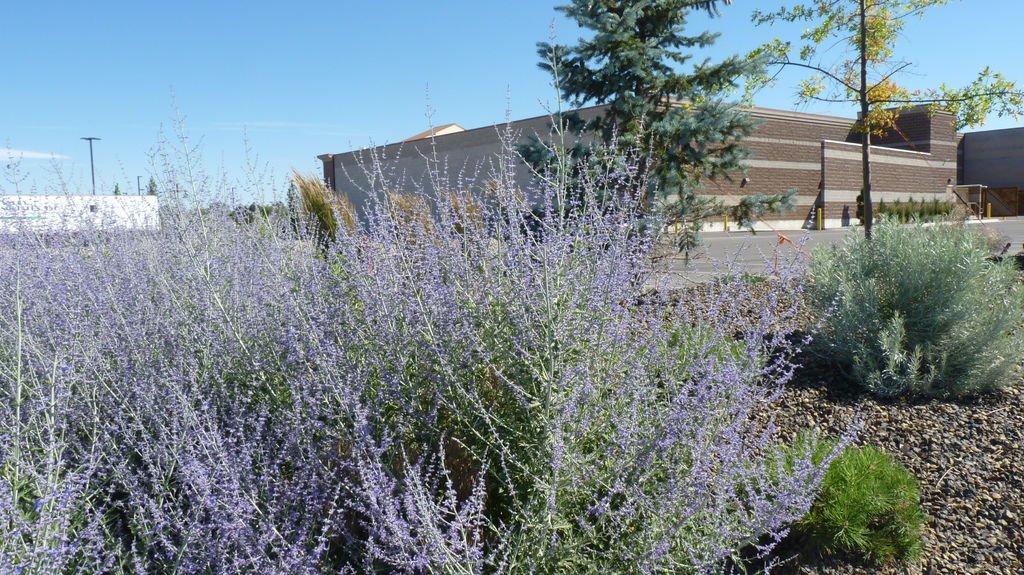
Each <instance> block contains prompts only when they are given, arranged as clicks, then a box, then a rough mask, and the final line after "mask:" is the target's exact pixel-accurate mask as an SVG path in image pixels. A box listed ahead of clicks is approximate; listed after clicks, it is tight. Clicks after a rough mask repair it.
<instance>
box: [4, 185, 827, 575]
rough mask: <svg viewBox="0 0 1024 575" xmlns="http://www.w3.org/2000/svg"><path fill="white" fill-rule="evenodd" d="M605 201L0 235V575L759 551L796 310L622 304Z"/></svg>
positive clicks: (553, 191)
mask: <svg viewBox="0 0 1024 575" xmlns="http://www.w3.org/2000/svg"><path fill="white" fill-rule="evenodd" d="M635 179H636V178H635V175H633V174H631V173H629V172H628V171H627V172H622V171H616V172H612V173H609V174H604V175H596V176H595V175H591V177H589V178H584V179H583V180H582V181H583V185H584V186H585V190H584V192H585V194H584V197H589V201H588V202H587V203H586V204H585V205H583V206H581V208H580V209H576V210H555V209H549V210H547V213H549V214H552V215H551V216H550V217H548V218H546V219H543V220H536V221H524V218H527V219H529V218H530V217H532V216H530V213H531V212H530V211H529V210H528V209H526V208H527V206H526V205H525V203H524V199H523V196H522V195H521V194H520V193H519V192H518V191H517V190H515V188H514V186H513V184H512V178H511V176H509V175H507V174H505V175H503V174H498V175H497V176H496V177H495V179H494V181H493V182H492V184H491V185H490V186H489V188H490V190H491V193H492V196H491V197H489V198H487V199H485V200H476V199H472V198H469V197H468V196H466V195H465V194H462V193H460V192H459V191H458V190H457V189H452V190H449V191H445V190H444V189H443V187H441V188H442V191H441V192H439V193H438V194H437V197H438V199H437V200H436V201H431V202H428V201H426V199H425V198H421V200H420V201H402V202H398V201H396V197H395V196H389V195H386V194H381V196H380V197H381V200H380V201H379V202H378V203H377V204H376V206H375V208H374V209H373V210H372V213H370V214H369V215H368V216H367V218H366V221H364V222H362V223H361V224H359V225H356V226H352V227H349V226H339V227H338V228H337V236H336V238H335V241H333V242H331V243H330V244H329V245H324V244H323V243H322V242H317V241H315V239H314V238H311V237H309V236H308V235H305V234H303V233H302V232H301V231H300V232H296V231H294V229H293V227H292V226H291V225H290V222H287V221H274V220H266V221H262V222H258V223H253V224H245V223H242V224H239V223H238V222H236V221H235V220H232V219H231V218H230V217H228V213H227V212H225V213H219V212H217V211H216V210H201V211H200V210H192V209H185V208H183V207H181V206H177V207H174V206H172V207H171V208H170V209H168V210H167V211H166V213H165V214H164V217H163V222H162V227H161V229H160V231H157V232H143V233H122V234H116V233H110V232H108V233H100V232H95V233H92V234H77V235H73V236H71V235H59V234H54V235H49V236H46V237H41V236H34V235H31V234H28V233H26V234H20V235H16V236H13V237H6V238H3V239H2V240H0V241H2V246H0V259H2V261H0V269H2V270H4V271H3V273H2V274H0V572H3V573H89V574H93V573H97V574H98V573H132V574H142V573H147V574H163V573H188V574H193V573H194V574H200V573H202V574H207V573H218V574H219V573H410V574H411V573H466V574H477V573H480V574H483V573H552V574H554V573H706V572H717V571H720V570H723V569H725V568H726V566H727V565H728V564H729V562H730V561H734V560H735V559H736V558H737V557H738V556H739V554H740V553H750V552H751V549H755V551H756V549H760V550H761V551H765V550H766V549H767V547H761V548H755V547H753V546H754V545H755V544H758V545H764V544H765V543H767V544H768V545H769V546H770V542H771V541H772V540H773V539H774V540H777V539H778V538H779V537H781V535H782V534H783V532H784V530H785V529H786V526H787V525H788V524H790V523H791V522H792V521H794V520H796V519H798V518H800V517H801V516H803V515H804V513H805V512H806V511H807V509H808V508H809V507H810V505H811V503H812V501H813V496H814V493H815V489H816V486H817V484H818V482H819V480H820V478H821V476H822V470H823V465H822V464H819V465H817V466H816V465H814V464H812V463H811V461H809V458H808V461H800V462H796V463H792V462H787V464H786V465H785V466H781V465H780V463H779V461H778V458H777V457H775V456H773V455H772V454H773V453H774V449H775V444H776V440H775V437H774V436H773V434H772V430H771V429H770V428H769V429H764V428H763V427H759V426H755V425H754V424H753V422H752V419H751V416H752V414H753V413H754V412H755V411H756V410H758V409H760V408H761V406H763V405H764V404H765V403H766V402H769V401H772V400H774V399H776V398H777V397H778V396H779V394H780V393H781V386H782V385H783V384H784V383H785V381H786V380H787V379H788V378H789V376H790V374H791V372H792V370H793V368H794V366H793V365H792V363H791V361H790V360H791V357H792V353H793V350H792V348H791V346H790V344H789V343H787V339H786V337H785V336H786V334H785V333H784V332H783V331H780V329H779V328H778V326H780V325H786V324H787V323H791V322H787V321H786V320H787V319H789V318H791V316H792V314H793V313H795V310H794V308H793V305H792V304H791V303H786V302H793V301H794V298H793V297H792V294H793V293H794V292H797V291H799V285H800V284H799V282H798V281H796V279H797V278H796V276H795V274H791V273H790V274H787V273H785V272H779V273H777V274H776V275H775V276H774V277H773V279H772V280H771V281H769V282H764V283H762V284H761V290H762V291H764V292H766V293H763V294H761V296H760V297H763V298H767V302H768V303H767V305H765V306H763V309H762V312H760V315H758V316H756V317H751V316H750V314H749V311H746V312H745V311H743V308H744V306H741V305H739V304H740V303H742V302H743V301H744V300H745V299H747V298H749V297H751V293H750V290H751V286H750V284H749V283H747V282H723V283H722V284H720V285H716V286H715V287H714V288H713V289H711V290H709V293H710V295H708V296H707V298H706V301H703V300H702V301H700V302H693V301H687V302H684V304H670V303H668V302H667V301H666V302H662V305H652V304H651V302H650V298H647V299H646V300H644V301H645V303H642V304H641V303H638V301H640V300H642V299H643V298H641V297H640V296H641V294H642V292H643V291H644V290H645V289H647V288H646V287H645V284H646V283H647V281H648V279H649V270H648V258H647V251H648V249H649V247H650V243H651V238H650V237H649V236H647V235H645V234H643V233H637V231H636V227H635V226H634V225H632V224H633V223H634V222H635V216H634V214H632V213H631V211H630V208H629V206H630V205H631V203H630V202H629V201H627V200H628V198H629V197H632V196H631V195H630V193H629V190H630V187H631V186H640V185H642V183H638V182H636V181H635ZM624 190H625V191H624ZM634 191H635V190H634ZM537 195H538V196H540V197H543V198H545V199H546V201H547V203H548V206H549V208H550V206H553V205H558V203H559V202H560V201H562V198H563V197H565V196H564V194H563V193H562V192H560V191H559V190H558V188H557V186H555V187H553V188H552V187H549V188H546V189H542V190H539V191H538V192H537ZM616 198H618V199H616ZM399 204H400V205H399ZM300 219H301V218H300ZM300 227H301V226H300ZM764 285H768V286H769V287H768V288H766V289H765V288H764V287H763V286H764ZM746 307H749V306H746ZM827 463H828V461H825V462H824V465H827Z"/></svg>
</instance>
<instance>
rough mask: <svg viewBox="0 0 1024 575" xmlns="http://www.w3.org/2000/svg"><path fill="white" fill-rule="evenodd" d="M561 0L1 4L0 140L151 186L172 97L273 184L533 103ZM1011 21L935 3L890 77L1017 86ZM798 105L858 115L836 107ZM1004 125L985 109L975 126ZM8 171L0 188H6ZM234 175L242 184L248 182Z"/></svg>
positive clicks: (213, 149)
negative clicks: (540, 44) (348, 154)
mask: <svg viewBox="0 0 1024 575" xmlns="http://www.w3.org/2000/svg"><path fill="white" fill-rule="evenodd" d="M561 3H563V2H559V1H548V0H519V1H517V2H498V1H494V0H475V1H468V0H445V1H444V2H418V1H412V0H403V1H393V0H392V1H387V0H381V1H376V2H367V1H365V0H362V1H338V0H336V1H333V2H319V1H317V2H312V1H297V2H292V3H287V4H286V3H283V2H267V1H262V0H253V1H248V2H230V1H216V2H210V1H208V0H207V1H199V0H179V1H175V2H150V1H142V2H140V1H138V0H134V1H131V2H129V1H110V0H95V1H90V2H84V1H81V2H79V1H71V0H66V1H64V2H54V1H51V0H32V1H13V2H8V3H6V4H5V6H4V10H3V17H2V20H0V38H3V44H4V52H5V58H4V59H3V65H2V68H3V72H2V78H3V80H2V81H0V86H2V89H0V148H2V147H3V146H5V145H6V146H8V147H9V148H10V149H11V150H12V151H13V152H14V154H15V155H16V156H18V157H21V158H23V159H22V160H21V162H20V164H19V170H20V173H21V174H23V175H24V179H23V180H22V181H21V182H20V184H19V185H18V187H19V188H20V190H21V191H22V192H33V191H34V192H37V193H46V192H52V191H54V189H55V183H56V181H57V180H58V175H57V172H59V173H60V175H61V176H60V177H62V178H63V179H64V180H66V181H67V182H68V184H69V188H70V191H71V192H72V193H74V192H85V193H88V191H89V186H90V184H89V152H88V145H87V144H86V142H84V141H81V140H80V139H79V138H80V137H82V136H96V137H100V138H102V140H101V141H99V142H96V148H95V150H96V173H97V188H98V189H99V190H100V192H107V193H109V191H110V190H112V189H113V187H114V184H115V183H118V184H119V185H120V186H121V189H122V190H124V191H126V192H132V193H134V191H135V182H136V176H142V181H143V183H145V181H146V180H147V179H148V177H149V175H150V173H151V169H152V168H151V165H150V154H151V152H152V151H153V150H154V149H155V147H156V145H157V143H158V142H159V141H160V134H161V129H162V130H163V133H164V136H165V138H169V139H172V140H173V139H174V129H175V124H176V121H175V117H176V115H177V114H178V113H179V112H180V115H181V116H182V117H183V118H184V125H185V127H186V129H187V131H188V133H189V135H190V137H191V138H192V140H191V141H192V143H193V144H199V146H200V150H201V153H202V157H203V163H204V165H205V167H206V170H207V172H208V173H210V174H211V175H212V176H214V177H219V176H220V175H221V174H224V175H226V177H227V179H228V180H229V181H231V182H238V181H244V180H245V175H244V174H245V170H244V169H243V168H244V165H245V163H246V155H247V154H246V148H247V145H248V148H249V149H250V150H251V152H252V154H251V156H250V157H252V158H254V159H255V160H256V161H255V163H256V165H257V166H258V167H259V173H260V174H261V177H262V178H263V179H264V180H265V181H266V182H267V184H266V185H264V186H262V188H263V189H264V190H265V192H264V195H265V197H267V198H269V197H270V196H271V194H272V193H273V191H274V188H276V189H277V190H280V189H281V188H283V182H284V181H285V178H286V177H287V174H288V172H289V170H290V169H291V168H296V169H299V170H302V171H306V172H313V171H317V170H319V162H318V161H317V160H316V159H315V156H316V155H317V154H322V153H328V152H330V153H336V152H344V151H348V150H351V149H354V148H362V147H366V146H368V145H370V144H371V143H374V144H382V143H387V142H393V141H397V140H400V139H402V138H404V137H407V136H409V135H411V134H414V133H416V132H419V131H422V130H424V129H426V127H427V126H428V124H429V123H430V122H432V123H433V124H434V125H438V124H443V123H447V122H457V123H459V124H461V125H462V126H464V127H466V128H472V127H478V126H484V125H489V124H494V123H498V122H502V121H503V120H504V119H505V118H506V114H510V115H511V117H512V118H522V117H529V116H536V115H539V114H543V113H544V111H545V103H548V104H550V102H551V101H552V100H553V97H554V93H553V91H552V89H551V87H550V80H549V78H548V77H547V76H546V75H545V74H544V73H542V72H541V71H540V70H538V69H537V66H536V64H537V56H536V49H535V43H536V42H537V41H538V40H545V39H547V38H548V37H549V35H550V33H551V28H552V25H553V26H554V29H555V33H556V34H557V36H558V40H559V41H560V42H563V43H571V42H572V41H573V40H574V39H575V38H576V37H578V34H579V33H580V31H579V30H578V29H576V28H575V27H574V26H573V25H572V24H571V23H569V22H567V21H566V20H564V19H562V18H561V17H559V15H558V14H557V13H556V12H555V11H554V6H556V5H558V4H561ZM777 4H778V2H773V1H771V0H734V2H733V5H732V6H731V7H724V8H723V11H722V15H721V17H719V18H716V19H713V20H709V19H708V18H707V17H705V16H702V15H701V16H695V17H694V18H692V19H691V28H690V31H693V32H696V31H697V30H699V29H704V28H711V29H714V30H717V31H720V32H722V37H721V38H720V39H719V41H718V43H717V45H716V46H715V47H714V49H713V50H712V51H710V52H709V53H708V54H707V55H708V56H709V57H711V58H716V57H721V56H723V55H726V54H730V53H740V52H745V51H747V50H749V49H750V48H752V47H754V46H755V45H757V44H758V43H760V42H762V41H764V40H765V39H767V38H768V37H770V36H772V35H782V36H789V37H794V36H795V35H796V34H797V33H798V32H799V30H798V29H792V28H790V29H776V30H770V29H761V30H759V29H755V28H753V27H752V26H751V25H750V24H749V13H750V11H751V10H752V9H753V7H755V6H760V7H762V8H768V7H770V6H773V5H777ZM1021 22H1024V1H1022V0H963V1H961V2H954V3H953V4H952V5H950V6H946V7H941V8H937V9H934V10H933V11H932V12H930V13H929V14H928V15H927V17H926V19H925V20H923V21H915V22H913V23H911V24H910V25H909V26H908V28H907V30H906V33H905V34H904V37H903V38H901V39H900V43H899V45H898V50H899V53H900V54H901V55H902V56H903V57H904V58H905V59H907V60H910V61H913V62H915V63H916V66H915V67H914V68H913V70H912V71H911V72H910V73H909V74H905V75H903V76H902V78H901V80H902V82H903V83H904V84H906V85H909V86H910V87H912V88H925V87H929V86H937V85H938V84H940V83H942V82H946V83H948V84H951V85H957V84H963V83H966V82H968V81H969V80H971V79H972V78H973V77H974V75H975V74H976V72H977V71H978V70H980V69H981V68H982V67H984V66H986V65H989V66H991V67H992V68H993V69H994V70H997V71H1000V72H1002V73H1003V74H1005V75H1006V76H1007V77H1009V78H1010V79H1012V80H1015V81H1016V82H1017V83H1018V85H1021V86H1024V63H1022V57H1021V54H1022V52H1021V49H1020V47H1019V37H1020V25H1021ZM799 78H800V75H799V74H786V75H784V76H782V78H781V80H782V81H781V82H780V83H779V84H778V86H777V87H775V88H774V89H772V90H766V91H764V92H762V93H761V94H759V95H758V100H757V102H756V103H757V104H758V105H761V106H766V107H773V108H790V109H792V108H795V107H796V105H795V101H794V96H793V94H794V90H795V84H796V81H797V80H799ZM176 109H177V111H178V112H176ZM428 109H431V110H433V113H432V117H431V120H429V121H428V118H427V110H428ZM799 109H802V110H804V111H810V112H821V113H833V114H837V115H844V116H853V115H854V110H852V109H850V108H848V107H843V106H834V107H832V108H827V107H821V106H801V107H799ZM1015 125H1018V123H1017V122H1016V121H1014V120H1011V119H993V120H992V121H990V122H989V124H988V126H987V128H1004V127H1011V126H1015ZM1021 125H1024V121H1022V123H1021ZM6 154H7V152H5V151H0V167H2V166H3V164H6V163H9V162H7V161H5V160H6V158H5V157H4V156H5V155H6ZM51 155H55V158H56V159H54V158H53V157H51ZM0 175H3V174H2V173H0ZM7 175H8V178H7V179H0V189H2V191H3V192H5V193H13V192H14V188H15V186H14V185H13V184H12V183H11V182H10V181H8V179H10V176H11V174H9V173H8V174H7ZM15 179H16V178H15ZM242 188H243V189H244V190H245V191H243V192H242V195H243V198H250V197H253V195H254V194H255V192H253V191H252V189H253V188H252V187H251V186H244V185H243V186H242Z"/></svg>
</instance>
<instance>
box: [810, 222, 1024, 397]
mask: <svg viewBox="0 0 1024 575" xmlns="http://www.w3.org/2000/svg"><path fill="white" fill-rule="evenodd" d="M989 256H990V253H989V249H988V246H987V243H986V241H985V239H984V238H983V237H982V236H981V235H980V234H979V233H978V232H977V231H976V230H975V229H974V228H973V227H971V226H963V225H935V226H924V225H909V226H908V225H899V224H897V223H895V222H892V221H886V222H884V223H882V224H881V225H880V226H878V227H877V228H876V231H875V237H874V239H872V240H871V241H867V240H865V239H864V238H863V237H861V236H860V235H859V234H850V236H849V237H847V238H846V240H845V241H844V242H843V243H842V244H841V245H840V246H838V247H835V248H831V249H829V248H822V249H818V250H815V252H814V254H813V257H812V263H811V266H810V273H811V277H812V278H813V280H812V287H811V288H810V289H809V293H808V295H809V298H810V300H811V301H812V302H813V308H814V309H815V310H816V312H817V314H818V315H819V316H820V317H821V320H822V328H821V333H820V335H819V336H817V338H816V349H817V350H818V351H819V352H821V353H822V354H824V355H826V356H827V357H829V358H831V360H833V361H834V363H835V364H836V365H837V366H838V367H839V368H840V369H841V370H842V371H843V373H845V374H846V375H848V376H849V377H850V378H852V379H853V380H854V381H856V382H857V383H859V384H860V385H862V386H864V387H865V388H867V389H868V390H869V391H871V392H872V393H874V394H877V395H880V396H896V395H903V394H920V395H925V396H961V395H972V394H979V393H987V392H991V391H994V390H998V389H1001V388H1003V387H1005V386H1007V385H1010V384H1011V383H1013V382H1015V381H1016V377H1017V374H1018V367H1019V365H1020V363H1021V360H1022V359H1024V356H1022V354H1024V345H1022V344H1024V339H1022V337H1024V334H1022V332H1021V330H1020V327H1021V322H1022V318H1024V315H1022V312H1024V303H1022V293H1021V289H1020V284H1019V279H1018V275H1017V270H1016V268H1015V267H1014V265H1013V264H1012V263H1010V262H1004V263H997V262H995V261H992V260H991V259H990V258H989Z"/></svg>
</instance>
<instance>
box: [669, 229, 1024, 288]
mask: <svg viewBox="0 0 1024 575" xmlns="http://www.w3.org/2000/svg"><path fill="white" fill-rule="evenodd" d="M970 225H972V226H979V230H982V231H983V232H984V233H986V235H989V236H990V237H991V238H992V243H993V245H1000V246H1004V245H1006V244H1007V243H1009V244H1010V248H1009V250H1008V251H1007V253H1009V254H1016V253H1018V252H1024V218H1007V219H1001V220H986V221H982V222H978V221H976V220H975V221H971V222H970ZM862 233H864V230H863V228H860V227H852V228H843V229H832V230H824V231H821V232H819V231H806V230H788V231H780V232H757V233H751V232H728V233H726V232H713V233H705V234H702V235H701V239H702V242H703V243H702V245H701V246H700V247H699V248H697V249H695V250H693V251H692V252H691V253H690V254H689V257H687V256H686V254H682V253H678V252H677V251H676V250H675V249H674V248H672V247H671V246H668V245H664V246H658V248H657V249H656V251H655V257H654V263H655V274H654V277H653V278H652V282H650V283H651V285H652V287H660V288H662V289H673V288H680V287H685V286H688V285H693V284H697V283H703V282H706V281H708V280H709V279H711V278H712V277H714V276H716V275H722V274H740V273H744V272H746V273H751V274H763V273H765V271H766V270H767V269H768V267H769V266H773V265H776V264H784V263H788V262H791V261H793V260H799V259H806V258H807V257H808V256H809V255H810V252H811V251H812V250H813V249H815V248H817V247H820V246H826V245H834V244H837V243H839V242H840V241H842V239H843V238H844V237H846V236H847V235H848V234H862Z"/></svg>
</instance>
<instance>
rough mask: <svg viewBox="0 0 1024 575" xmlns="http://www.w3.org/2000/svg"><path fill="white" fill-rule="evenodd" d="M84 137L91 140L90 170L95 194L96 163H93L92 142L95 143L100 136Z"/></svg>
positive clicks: (93, 193) (94, 193)
mask: <svg viewBox="0 0 1024 575" xmlns="http://www.w3.org/2000/svg"><path fill="white" fill-rule="evenodd" d="M82 139H83V140H88V141H89V171H90V172H92V195H94V196H95V195H96V164H95V163H93V161H92V143H93V140H99V138H94V137H92V136H89V137H87V138H82Z"/></svg>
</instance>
